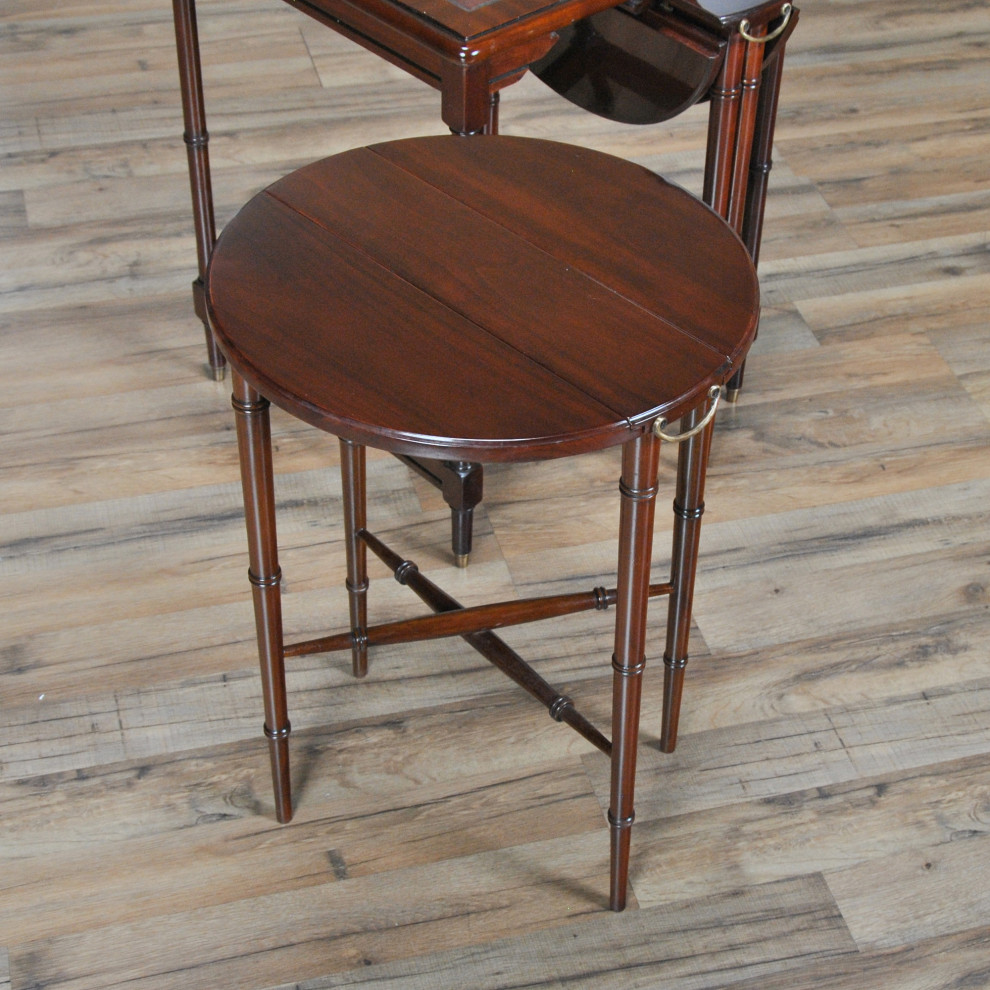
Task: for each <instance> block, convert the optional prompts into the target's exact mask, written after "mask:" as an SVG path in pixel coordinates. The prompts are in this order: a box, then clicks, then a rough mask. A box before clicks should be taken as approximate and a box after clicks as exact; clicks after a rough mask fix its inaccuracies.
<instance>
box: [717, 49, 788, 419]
mask: <svg viewBox="0 0 990 990" xmlns="http://www.w3.org/2000/svg"><path fill="white" fill-rule="evenodd" d="M784 50H785V48H784V44H783V43H781V44H780V46H779V47H778V48H777V51H776V52H775V53H774V55H773V57H772V58H770V59H769V60H768V63H767V64H766V67H765V68H764V71H763V83H762V85H761V86H760V100H759V105H758V107H757V111H756V130H755V135H754V138H753V152H752V154H751V155H750V162H749V183H748V184H747V186H746V214H745V220H744V221H743V228H742V239H743V243H744V244H745V245H746V247H747V248H748V249H749V253H750V256H751V257H752V259H753V264H754V265H755V264H757V263H758V262H759V260H760V242H761V241H762V239H763V216H764V213H765V210H766V204H767V186H768V184H769V180H770V170H771V169H772V168H773V157H772V149H773V132H774V125H775V123H776V120H777V103H778V101H779V99H780V81H781V78H782V77H783V73H784ZM745 371H746V365H745V363H744V364H742V365H741V366H740V367H739V370H738V371H737V372H736V373H735V374H734V375H733V376H732V378H730V379H729V381H728V383H727V385H726V387H725V396H726V398H727V399H728V401H729V402H735V400H736V398H737V397H738V395H739V391H740V389H741V388H742V384H743V375H744V374H745Z"/></svg>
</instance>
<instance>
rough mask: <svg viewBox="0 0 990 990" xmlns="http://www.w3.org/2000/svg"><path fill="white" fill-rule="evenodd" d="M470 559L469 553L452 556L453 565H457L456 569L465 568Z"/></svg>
mask: <svg viewBox="0 0 990 990" xmlns="http://www.w3.org/2000/svg"><path fill="white" fill-rule="evenodd" d="M470 559H471V554H469V553H455V554H454V563H455V564H457V566H458V567H467V565H468V560H470Z"/></svg>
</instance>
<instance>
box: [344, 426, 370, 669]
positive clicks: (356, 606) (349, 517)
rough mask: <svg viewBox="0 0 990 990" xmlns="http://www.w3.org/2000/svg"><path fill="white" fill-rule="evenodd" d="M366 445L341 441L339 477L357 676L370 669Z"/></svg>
mask: <svg viewBox="0 0 990 990" xmlns="http://www.w3.org/2000/svg"><path fill="white" fill-rule="evenodd" d="M365 460H366V458H365V449H364V447H362V446H360V445H359V444H354V443H351V442H350V441H348V440H341V441H340V477H341V481H342V483H343V492H344V547H345V550H346V554H347V601H348V604H349V606H350V616H351V661H352V664H353V669H354V676H355V677H364V675H365V674H367V673H368V634H367V629H368V548H367V546H366V545H365V542H364V540H362V539H361V533H362V532H363V531H364V529H365V528H366V527H367V525H368V520H367V485H366V475H365Z"/></svg>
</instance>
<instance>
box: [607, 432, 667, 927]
mask: <svg viewBox="0 0 990 990" xmlns="http://www.w3.org/2000/svg"><path fill="white" fill-rule="evenodd" d="M659 458H660V441H659V440H658V439H657V438H656V437H655V436H654V435H653V433H652V431H651V432H650V433H648V434H645V435H643V436H640V437H638V438H637V439H636V440H630V441H629V442H628V443H626V444H625V445H624V447H623V449H622V481H621V482H620V485H619V490H620V492H621V497H622V502H621V511H620V517H619V573H618V584H617V601H616V617H615V652H614V654H613V655H612V669H613V675H612V782H611V797H610V801H609V811H608V822H609V831H610V836H611V871H610V874H611V888H610V894H609V907H611V909H612V910H613V911H621V910H622V909H623V908H624V907H625V906H626V888H627V886H628V879H629V842H630V838H631V829H632V824H633V820H634V817H635V815H634V812H633V791H634V788H635V783H636V744H637V740H638V738H639V710H640V698H641V696H642V686H643V668H644V667H645V666H646V611H647V604H648V602H649V588H650V562H651V555H652V549H653V518H654V513H655V509H656V498H657V474H658V470H659Z"/></svg>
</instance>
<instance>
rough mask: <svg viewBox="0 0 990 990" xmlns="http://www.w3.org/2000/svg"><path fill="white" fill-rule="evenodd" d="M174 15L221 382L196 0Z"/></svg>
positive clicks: (214, 362) (184, 1) (202, 273)
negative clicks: (209, 272) (212, 290)
mask: <svg viewBox="0 0 990 990" xmlns="http://www.w3.org/2000/svg"><path fill="white" fill-rule="evenodd" d="M172 14H173V17H174V19H175V47H176V52H177V54H178V58H179V85H180V87H181V90H182V116H183V122H184V125H185V132H184V134H183V138H184V140H185V143H186V154H187V157H188V159H189V185H190V188H191V191H192V206H193V223H194V224H195V228H196V253H197V255H198V258H199V277H198V278H197V279H196V281H195V282H193V306H194V308H195V310H196V315H197V316H198V317H199V318H200V319H201V320H202V321H203V330H204V331H205V333H206V352H207V358H208V360H209V363H210V372H211V374H212V375H213V377H214V379H215V380H216V381H221V380H222V379H223V377H224V373H225V369H226V367H227V362H226V360H225V359H224V356H223V353H222V352H221V350H220V348H219V347H218V346H217V342H216V340H215V339H214V336H213V331H212V330H211V329H210V324H209V320H208V318H207V315H206V304H205V299H204V292H203V280H204V278H205V277H206V266H207V263H208V262H209V260H210V253H211V252H212V251H213V244H214V242H215V241H216V239H217V237H216V221H215V220H214V216H213V190H212V186H211V183H210V156H209V150H208V146H209V141H210V137H209V134H208V133H207V130H206V109H205V106H204V103H203V76H202V71H201V67H200V58H199V34H198V32H197V27H196V4H195V0H172Z"/></svg>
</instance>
